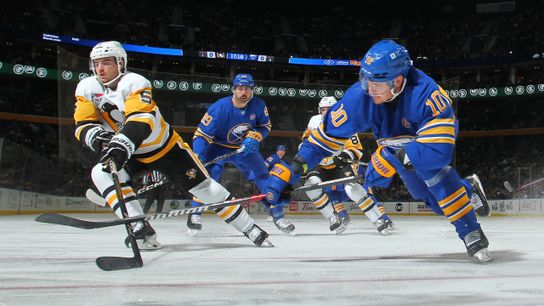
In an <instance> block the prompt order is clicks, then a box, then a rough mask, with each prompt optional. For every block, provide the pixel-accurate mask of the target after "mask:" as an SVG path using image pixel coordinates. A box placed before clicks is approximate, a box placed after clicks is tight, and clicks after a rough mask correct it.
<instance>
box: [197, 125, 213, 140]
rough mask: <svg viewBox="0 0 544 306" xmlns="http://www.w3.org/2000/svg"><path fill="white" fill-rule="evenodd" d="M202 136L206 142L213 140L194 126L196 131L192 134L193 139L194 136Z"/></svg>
mask: <svg viewBox="0 0 544 306" xmlns="http://www.w3.org/2000/svg"><path fill="white" fill-rule="evenodd" d="M199 136H200V137H203V138H204V139H205V140H206V141H207V142H208V143H212V142H213V139H212V137H210V136H209V135H208V134H206V133H204V132H202V130H201V129H200V128H196V131H195V134H194V136H193V139H195V138H196V137H199Z"/></svg>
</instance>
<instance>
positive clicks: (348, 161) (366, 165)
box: [335, 156, 368, 167]
mask: <svg viewBox="0 0 544 306" xmlns="http://www.w3.org/2000/svg"><path fill="white" fill-rule="evenodd" d="M335 157H336V158H338V159H339V160H340V161H342V162H344V163H346V164H353V165H361V166H364V167H368V163H365V162H362V161H360V160H356V159H351V158H345V157H341V156H335Z"/></svg>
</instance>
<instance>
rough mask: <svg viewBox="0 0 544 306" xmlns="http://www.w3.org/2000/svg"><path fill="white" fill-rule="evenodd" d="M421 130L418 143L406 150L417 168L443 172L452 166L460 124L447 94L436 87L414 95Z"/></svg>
mask: <svg viewBox="0 0 544 306" xmlns="http://www.w3.org/2000/svg"><path fill="white" fill-rule="evenodd" d="M413 105H414V111H415V114H416V117H417V118H418V119H417V124H418V130H417V133H416V141H415V142H412V143H409V144H408V145H407V146H406V152H407V153H408V156H409V157H410V159H411V161H412V163H413V164H414V165H418V164H420V165H423V164H425V167H426V168H441V167H443V166H446V165H448V164H449V163H450V162H451V158H452V156H453V151H454V146H455V140H456V138H457V132H458V121H457V118H456V117H455V112H454V110H453V107H452V101H451V100H450V98H449V96H448V94H447V93H446V92H445V91H444V90H443V89H442V88H441V87H440V86H438V84H436V83H434V82H433V83H432V84H429V86H425V87H424V88H423V89H422V90H421V92H419V93H414V101H413Z"/></svg>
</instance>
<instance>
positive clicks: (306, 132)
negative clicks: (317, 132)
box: [302, 129, 311, 141]
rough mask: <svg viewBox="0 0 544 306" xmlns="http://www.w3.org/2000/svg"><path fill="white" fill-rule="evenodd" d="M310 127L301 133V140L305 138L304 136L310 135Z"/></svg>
mask: <svg viewBox="0 0 544 306" xmlns="http://www.w3.org/2000/svg"><path fill="white" fill-rule="evenodd" d="M310 133H311V131H310V129H306V130H305V131H304V133H302V141H304V140H306V138H308V137H310Z"/></svg>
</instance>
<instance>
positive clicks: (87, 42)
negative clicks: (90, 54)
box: [42, 33, 183, 56]
mask: <svg viewBox="0 0 544 306" xmlns="http://www.w3.org/2000/svg"><path fill="white" fill-rule="evenodd" d="M42 39H43V40H47V41H54V42H58V43H64V44H70V45H77V46H86V47H94V45H96V44H97V43H99V42H100V41H98V40H91V39H81V38H77V37H70V36H64V35H55V34H47V33H43V34H42ZM122 45H123V48H125V50H127V51H129V52H139V53H146V54H159V55H172V56H183V50H182V49H172V48H160V47H148V46H141V45H132V44H122Z"/></svg>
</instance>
